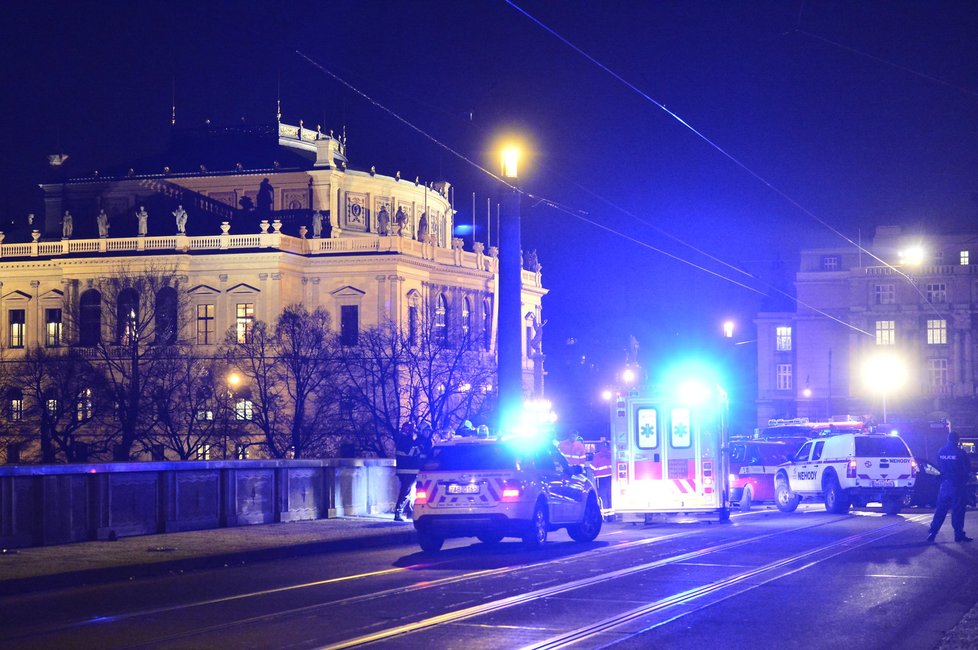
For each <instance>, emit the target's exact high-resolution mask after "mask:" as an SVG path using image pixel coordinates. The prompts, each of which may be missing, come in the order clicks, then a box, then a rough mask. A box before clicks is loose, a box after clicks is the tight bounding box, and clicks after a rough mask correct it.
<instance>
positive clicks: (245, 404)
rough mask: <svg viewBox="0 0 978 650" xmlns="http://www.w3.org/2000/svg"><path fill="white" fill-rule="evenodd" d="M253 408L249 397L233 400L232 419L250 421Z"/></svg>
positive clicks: (252, 415)
mask: <svg viewBox="0 0 978 650" xmlns="http://www.w3.org/2000/svg"><path fill="white" fill-rule="evenodd" d="M254 408H255V405H254V404H253V403H252V401H251V400H250V399H243V398H239V399H238V400H237V401H235V402H234V419H235V420H248V421H250V420H251V419H252V418H253V417H254Z"/></svg>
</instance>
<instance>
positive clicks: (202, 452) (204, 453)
mask: <svg viewBox="0 0 978 650" xmlns="http://www.w3.org/2000/svg"><path fill="white" fill-rule="evenodd" d="M210 459H211V446H210V445H208V444H203V445H201V446H200V447H198V448H197V460H210Z"/></svg>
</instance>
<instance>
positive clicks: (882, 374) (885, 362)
mask: <svg viewBox="0 0 978 650" xmlns="http://www.w3.org/2000/svg"><path fill="white" fill-rule="evenodd" d="M863 382H864V383H865V384H866V387H867V388H869V389H870V390H871V391H873V392H875V393H879V394H880V397H881V398H882V400H883V422H886V397H887V395H889V394H891V393H893V392H895V391H897V390H899V389H900V388H901V387H902V386H903V385H904V384H905V383H906V382H907V366H906V364H905V363H904V362H903V359H901V358H899V357H898V356H896V355H894V354H879V355H876V356H873V357H870V358H869V359H867V360H866V363H865V364H864V365H863Z"/></svg>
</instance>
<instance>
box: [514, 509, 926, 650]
mask: <svg viewBox="0 0 978 650" xmlns="http://www.w3.org/2000/svg"><path fill="white" fill-rule="evenodd" d="M924 518H926V515H917V516H915V517H912V518H910V519H905V520H902V521H899V522H895V523H892V524H889V525H887V526H884V527H882V528H876V529H874V530H871V531H866V532H864V533H858V534H855V535H850V536H849V537H845V538H843V539H841V540H838V541H835V542H832V543H830V544H825V545H822V546H819V547H816V548H813V549H809V550H807V551H802V552H801V553H796V554H795V555H791V556H789V557H786V558H782V559H780V560H775V561H774V562H771V563H768V564H765V565H763V566H760V567H757V568H755V569H751V570H749V571H744V572H742V573H738V574H737V575H734V576H730V577H728V578H723V579H721V580H717V581H715V582H711V583H708V584H706V585H701V586H699V587H693V588H692V589H688V590H686V591H683V592H679V593H677V594H673V595H671V596H667V597H666V598H662V599H660V600H657V601H655V602H654V603H648V604H646V605H643V606H641V607H637V608H635V609H633V610H630V611H627V612H625V613H623V614H618V615H616V616H611V617H608V618H606V619H604V620H602V621H598V622H597V623H593V624H591V625H587V626H584V627H580V628H578V629H576V630H571V631H570V632H565V633H564V634H560V635H558V636H554V637H551V638H550V639H547V640H545V641H542V642H540V643H534V644H531V645H527V646H524V648H523V649H522V650H544V649H546V650H549V649H551V648H564V647H568V646H571V645H575V644H577V643H581V642H583V641H586V640H587V639H590V638H592V637H594V636H597V635H598V634H601V633H605V632H608V631H610V630H612V629H614V628H616V627H619V626H621V625H623V624H625V623H631V622H634V621H635V620H637V619H641V618H643V617H646V616H650V615H652V614H655V613H658V612H660V611H663V610H666V609H668V608H670V607H674V606H676V605H680V604H684V603H688V602H691V601H693V600H696V599H699V598H703V597H704V596H708V595H711V594H714V593H717V592H720V591H722V590H730V591H731V593H728V594H725V595H723V596H722V597H720V598H717V599H714V600H712V601H710V602H708V603H705V604H703V605H701V606H699V607H695V608H692V609H689V610H686V611H683V612H680V613H679V614H676V615H675V616H671V617H669V618H666V619H664V620H661V621H658V622H656V623H653V624H651V625H648V626H645V627H643V628H642V629H641V630H639V631H637V632H631V633H629V634H627V635H625V636H618V637H617V638H616V639H615V641H614V643H615V644H617V643H621V642H622V641H624V640H627V639H631V638H635V637H636V636H638V635H640V634H644V633H646V632H649V631H650V630H654V629H656V628H658V627H662V626H663V625H666V624H668V623H671V622H673V621H675V620H678V619H680V618H682V617H684V616H687V615H689V614H692V613H695V612H699V611H702V610H703V609H706V608H707V607H711V606H713V605H715V604H717V603H720V602H723V601H724V600H728V599H730V598H733V597H735V596H739V595H741V594H743V593H746V592H748V591H751V590H753V589H757V588H758V587H761V586H763V585H766V584H768V583H771V582H773V581H775V580H780V579H782V578H785V577H787V576H789V575H793V574H795V573H798V572H800V571H804V570H805V569H809V568H811V567H813V566H816V565H818V564H819V563H821V562H824V561H826V560H829V559H831V558H834V557H837V556H839V555H842V554H843V553H847V552H849V551H851V550H854V549H857V548H860V547H863V546H867V545H869V544H872V543H873V542H876V541H879V540H881V539H885V538H886V537H890V536H892V535H896V534H897V533H899V532H901V531H899V530H891V529H893V528H895V527H898V526H900V527H902V526H903V524H905V523H911V522H915V521H922V520H923V519H924ZM824 553H828V555H825V556H824V557H818V558H816V559H811V558H815V557H816V556H818V555H821V554H824ZM806 560H808V561H807V562H805V563H804V564H802V565H801V566H798V567H795V568H789V566H790V565H792V564H797V563H799V562H803V561H806ZM768 573H775V575H772V576H770V577H768V578H765V579H763V580H761V581H759V582H752V583H750V584H746V585H745V584H744V583H745V582H746V581H748V580H751V579H756V578H757V577H759V576H762V575H764V574H768ZM736 587H740V588H739V589H733V588H736ZM591 647H593V645H592V646H591ZM598 647H608V646H607V645H605V646H598Z"/></svg>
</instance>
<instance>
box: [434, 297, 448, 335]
mask: <svg viewBox="0 0 978 650" xmlns="http://www.w3.org/2000/svg"><path fill="white" fill-rule="evenodd" d="M434 334H435V343H436V344H437V345H440V346H441V347H443V348H446V347H448V301H447V300H445V296H444V295H441V294H439V295H438V302H437V303H435V332H434Z"/></svg>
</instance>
